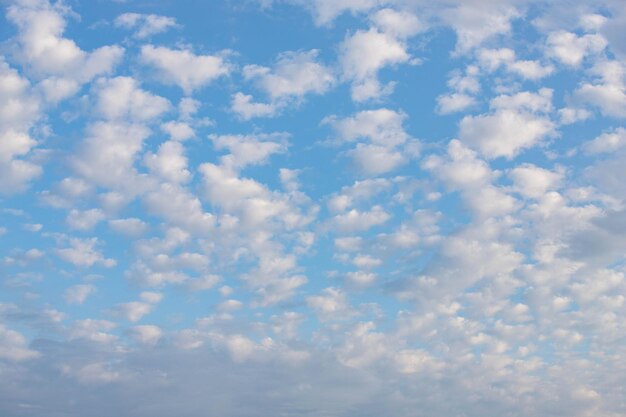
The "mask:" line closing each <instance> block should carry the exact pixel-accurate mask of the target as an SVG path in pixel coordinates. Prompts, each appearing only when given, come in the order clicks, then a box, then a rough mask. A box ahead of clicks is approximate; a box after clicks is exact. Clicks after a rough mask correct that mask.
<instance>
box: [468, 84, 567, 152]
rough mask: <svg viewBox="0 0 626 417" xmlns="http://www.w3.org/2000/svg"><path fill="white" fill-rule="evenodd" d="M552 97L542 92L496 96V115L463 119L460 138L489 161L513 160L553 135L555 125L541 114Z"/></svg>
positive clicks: (493, 101)
mask: <svg viewBox="0 0 626 417" xmlns="http://www.w3.org/2000/svg"><path fill="white" fill-rule="evenodd" d="M551 95H552V93H551V91H549V90H543V91H540V92H539V94H532V93H518V94H516V95H514V96H500V97H497V98H495V99H494V100H492V102H491V105H492V107H493V108H494V109H495V111H494V112H492V113H490V114H485V115H481V116H465V117H464V118H463V119H462V120H461V122H460V125H459V136H460V139H461V140H462V141H463V142H464V143H467V144H469V145H470V146H473V147H475V148H477V149H478V150H480V152H481V153H482V154H483V155H485V156H486V157H487V158H490V159H493V158H498V157H505V158H508V159H511V158H514V157H516V156H517V155H518V154H519V153H520V152H521V151H522V150H523V149H525V148H530V147H533V146H536V145H537V144H538V143H539V142H540V141H541V140H543V139H544V138H545V137H547V136H550V135H553V134H554V129H555V125H554V123H553V122H552V121H551V120H550V119H549V118H547V117H545V116H544V115H542V113H544V112H545V111H546V110H549V108H550V99H551Z"/></svg>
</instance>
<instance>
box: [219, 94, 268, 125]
mask: <svg viewBox="0 0 626 417" xmlns="http://www.w3.org/2000/svg"><path fill="white" fill-rule="evenodd" d="M252 100H254V97H252V96H251V95H247V94H243V93H235V94H233V97H232V103H231V108H232V110H233V112H235V113H236V114H237V115H238V116H239V117H241V118H242V119H243V120H249V119H252V118H255V117H267V116H273V115H275V114H276V112H277V111H278V105H277V104H274V103H257V102H254V101H252Z"/></svg>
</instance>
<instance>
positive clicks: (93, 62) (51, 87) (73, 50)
mask: <svg viewBox="0 0 626 417" xmlns="http://www.w3.org/2000/svg"><path fill="white" fill-rule="evenodd" d="M69 13H70V9H68V8H67V7H65V6H63V5H60V4H56V3H55V4H50V3H49V2H48V1H43V0H42V1H26V0H24V1H17V2H15V3H14V4H12V5H11V6H10V7H9V8H8V12H7V17H8V19H9V20H10V21H11V22H12V23H14V24H15V25H16V26H17V27H18V30H19V33H18V36H17V38H16V41H17V43H18V45H19V47H18V48H16V52H15V54H16V55H17V56H18V58H19V59H20V60H21V61H22V62H24V63H26V64H27V65H28V66H29V67H30V68H31V69H32V71H33V72H34V73H35V74H36V76H37V77H39V78H41V79H42V87H43V90H44V92H45V94H46V96H47V98H48V99H50V100H52V101H58V100H61V99H64V98H67V97H69V96H71V95H73V94H75V93H76V92H77V91H78V89H79V88H80V86H81V85H82V84H83V83H86V82H88V81H90V80H92V79H93V78H94V77H96V76H98V75H104V74H108V73H110V72H111V71H112V70H113V68H114V67H115V66H116V65H117V64H118V63H119V61H120V60H121V58H122V56H123V54H124V49H123V48H121V47H119V46H116V45H113V46H103V47H100V48H97V49H95V50H93V51H92V52H86V51H83V50H82V49H80V47H79V46H78V45H77V44H76V43H75V42H74V41H73V40H72V39H69V38H65V37H63V32H64V31H65V28H66V25H67V21H66V16H67V15H68V14H69Z"/></svg>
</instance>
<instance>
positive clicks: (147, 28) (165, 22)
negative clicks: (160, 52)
mask: <svg viewBox="0 0 626 417" xmlns="http://www.w3.org/2000/svg"><path fill="white" fill-rule="evenodd" d="M113 23H114V24H115V26H117V27H121V28H124V29H132V30H134V32H133V36H134V37H136V38H138V39H145V38H148V37H150V36H152V35H156V34H157V33H163V32H166V31H167V30H168V29H170V28H175V27H177V26H178V25H177V24H176V19H174V18H173V17H168V16H160V15H156V14H141V13H124V14H121V15H119V16H118V17H116V18H115V21H114V22H113Z"/></svg>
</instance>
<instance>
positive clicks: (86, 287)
mask: <svg viewBox="0 0 626 417" xmlns="http://www.w3.org/2000/svg"><path fill="white" fill-rule="evenodd" d="M95 292H96V287H95V286H94V285H92V284H79V285H74V286H72V287H69V288H68V289H67V290H65V292H64V293H63V298H64V299H65V301H66V302H67V303H68V304H83V303H84V302H85V300H87V297H89V296H90V295H91V294H93V293H95Z"/></svg>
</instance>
